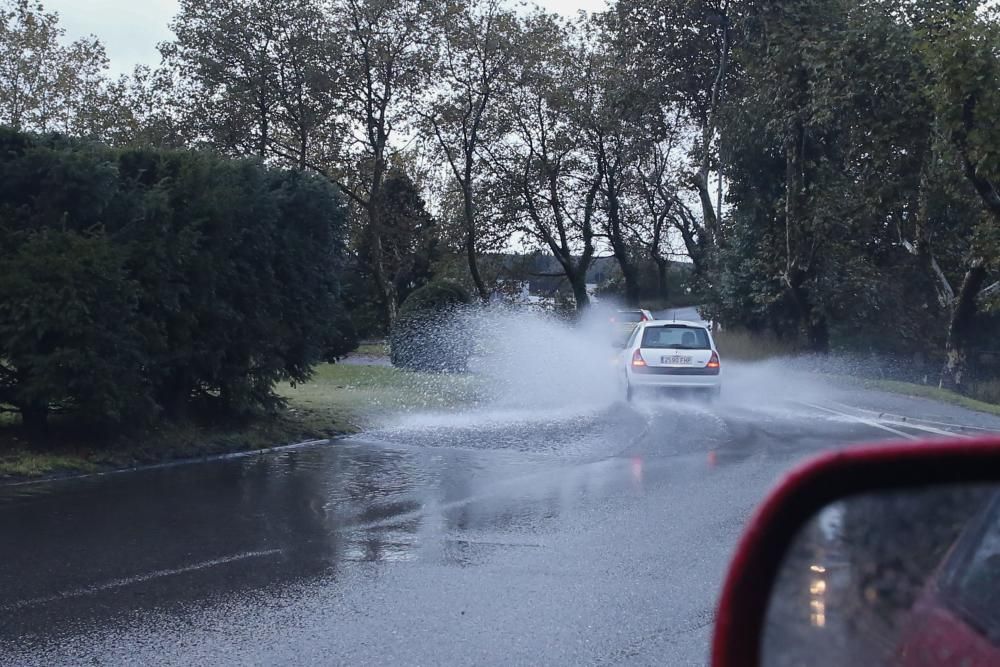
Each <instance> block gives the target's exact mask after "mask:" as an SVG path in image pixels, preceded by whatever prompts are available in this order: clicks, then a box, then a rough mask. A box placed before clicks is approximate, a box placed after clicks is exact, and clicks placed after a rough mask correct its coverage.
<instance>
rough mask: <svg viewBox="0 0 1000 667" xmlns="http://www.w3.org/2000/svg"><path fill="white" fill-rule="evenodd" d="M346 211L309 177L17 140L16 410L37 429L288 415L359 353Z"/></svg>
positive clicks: (9, 260)
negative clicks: (344, 303)
mask: <svg viewBox="0 0 1000 667" xmlns="http://www.w3.org/2000/svg"><path fill="white" fill-rule="evenodd" d="M345 218H346V214H345V211H344V208H343V206H342V205H341V204H340V201H339V197H338V195H337V194H336V192H335V191H334V190H333V188H332V186H331V185H330V184H329V183H327V182H326V181H325V180H324V179H322V178H319V177H316V176H310V175H308V174H304V173H300V172H293V171H285V170H279V169H268V168H264V167H262V166H261V165H259V164H257V163H254V162H244V161H227V160H223V159H220V158H218V157H214V156H211V155H209V154H204V153H193V152H169V151H168V152H164V151H154V150H149V149H139V150H110V149H106V148H102V147H100V146H98V145H96V144H89V143H82V142H77V141H71V140H65V139H60V138H45V137H36V136H33V135H25V134H19V133H15V132H11V131H6V130H4V131H2V132H0V249H2V251H0V404H4V405H7V406H12V407H13V408H16V409H17V410H18V411H20V413H21V414H22V416H23V418H24V421H25V423H26V424H27V425H29V426H31V427H33V428H42V427H43V426H44V424H45V421H46V417H47V415H48V414H49V413H52V412H60V413H72V414H73V415H74V416H76V417H78V418H82V419H85V420H89V421H93V422H95V423H110V424H113V423H126V424H135V423H142V422H146V421H149V420H151V419H154V418H156V417H157V416H158V415H160V414H161V413H164V412H165V413H167V414H169V415H174V416H176V415H181V414H183V413H184V412H185V411H186V410H187V409H188V408H189V407H190V406H191V405H193V404H198V403H210V404H212V405H213V406H216V407H217V408H220V409H222V410H223V411H224V412H226V413H228V414H243V413H247V412H249V411H254V410H258V409H260V408H271V407H274V406H275V405H277V403H278V399H277V398H276V396H275V394H274V385H275V383H276V382H278V381H282V380H288V381H292V382H300V381H303V380H305V379H306V378H308V377H309V375H310V373H311V369H312V367H313V365H314V364H315V363H317V362H318V361H320V360H322V359H325V358H327V357H329V356H331V355H335V354H338V353H339V354H343V352H344V350H343V349H338V347H340V348H342V347H343V342H342V338H343V331H342V330H341V329H338V328H337V327H338V326H341V327H342V326H343V325H342V324H340V325H337V322H338V320H339V319H340V318H341V317H342V313H341V311H340V305H339V301H338V294H339V285H338V277H339V275H340V271H341V269H342V264H343V251H344V237H345V232H346V224H345ZM331 332H339V335H334V334H332V333H331Z"/></svg>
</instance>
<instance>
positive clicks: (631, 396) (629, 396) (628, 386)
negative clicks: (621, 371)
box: [625, 378, 635, 403]
mask: <svg viewBox="0 0 1000 667" xmlns="http://www.w3.org/2000/svg"><path fill="white" fill-rule="evenodd" d="M634 400H635V389H633V388H632V383H631V382H629V381H628V378H625V401H626V402H627V403H631V402H633V401H634Z"/></svg>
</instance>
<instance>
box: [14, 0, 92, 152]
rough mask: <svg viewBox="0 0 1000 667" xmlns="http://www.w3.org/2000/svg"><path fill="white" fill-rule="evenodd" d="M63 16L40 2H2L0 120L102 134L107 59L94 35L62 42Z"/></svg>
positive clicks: (42, 128) (37, 128) (21, 127)
mask: <svg viewBox="0 0 1000 667" xmlns="http://www.w3.org/2000/svg"><path fill="white" fill-rule="evenodd" d="M64 37H65V30H64V29H63V28H62V27H61V26H60V25H59V15H58V14H56V13H52V12H46V11H45V10H44V8H43V7H42V4H41V3H40V2H33V1H32V0H3V1H2V2H0V125H7V126H9V127H12V128H14V129H17V130H30V131H36V132H63V133H68V134H76V135H88V136H94V135H99V134H100V123H101V120H102V119H101V116H100V114H99V109H100V108H101V107H102V94H103V84H104V72H105V70H106V69H107V66H108V59H107V56H106V55H105V52H104V46H103V45H102V44H101V43H100V41H98V40H97V38H95V37H86V38H81V39H77V40H75V41H73V42H71V43H69V44H65V43H64Z"/></svg>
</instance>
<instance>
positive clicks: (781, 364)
mask: <svg viewBox="0 0 1000 667" xmlns="http://www.w3.org/2000/svg"><path fill="white" fill-rule="evenodd" d="M614 312H615V309H614V308H613V307H608V306H604V305H603V304H602V305H600V306H594V307H592V308H590V309H589V310H588V311H587V313H586V314H585V315H584V316H583V317H582V318H580V319H578V320H570V319H567V318H563V317H559V316H557V315H554V314H551V313H545V312H541V311H531V310H526V309H518V308H512V307H503V306H490V307H484V308H477V309H475V310H471V311H465V312H462V313H459V314H456V315H454V316H452V317H451V318H450V319H449V320H448V321H447V323H445V324H442V325H441V326H437V327H435V328H434V329H433V331H424V332H422V333H421V335H425V336H433V337H434V342H435V346H439V347H440V348H441V349H447V350H449V351H452V352H453V353H461V354H463V355H468V374H469V376H470V377H471V382H470V389H469V391H470V393H471V392H474V393H475V395H476V400H475V401H474V406H472V407H469V406H464V407H462V408H460V409H456V410H446V411H437V412H419V413H410V414H407V415H395V416H387V419H386V420H385V422H384V424H383V425H382V426H383V427H384V428H387V429H390V430H399V429H402V430H408V431H409V430H420V431H432V432H434V434H435V436H436V437H438V438H443V439H445V440H451V439H452V438H454V439H457V440H461V441H463V442H464V441H470V440H472V439H474V435H473V433H474V432H478V433H484V432H489V433H490V434H491V435H490V437H491V438H492V439H494V441H495V440H496V439H498V438H499V439H500V440H501V441H502V442H504V443H506V446H513V447H514V448H517V446H516V443H517V442H519V441H520V439H524V440H526V441H532V442H535V443H537V442H538V441H539V438H538V437H530V438H526V437H525V433H524V432H523V431H527V430H532V431H535V433H534V435H535V436H537V431H538V430H539V429H545V428H546V427H547V426H548V427H551V428H552V429H553V431H554V432H558V433H559V434H561V435H562V436H564V437H565V436H566V435H567V434H570V435H572V434H574V433H576V434H577V435H579V432H580V431H585V430H589V431H593V430H594V429H595V428H597V427H602V428H608V425H609V423H613V424H615V426H614V427H615V428H618V427H619V423H620V421H621V420H628V419H635V418H638V419H647V418H649V417H650V416H651V415H654V414H656V413H659V412H662V411H664V410H667V411H682V412H696V413H703V414H705V415H707V416H712V415H719V414H726V415H728V414H734V413H739V412H744V411H753V412H755V413H762V412H787V411H788V410H789V404H790V403H789V402H790V401H796V402H801V401H814V402H822V401H824V400H825V397H826V396H827V395H828V394H830V391H831V389H830V387H829V386H828V385H827V384H826V383H825V382H824V381H823V379H822V378H821V377H818V376H815V375H812V374H809V373H804V372H800V371H796V370H795V369H794V365H793V364H791V363H790V362H789V360H784V359H778V360H772V361H766V362H756V363H740V362H737V361H733V360H729V359H727V358H726V356H725V351H723V353H722V363H723V392H722V398H721V400H720V401H719V402H717V403H716V404H714V405H707V404H705V403H704V402H701V401H698V400H692V399H683V398H671V397H670V396H655V397H649V398H644V399H642V400H640V401H638V402H637V403H633V404H628V403H626V402H625V394H624V385H623V383H622V372H623V371H622V366H621V364H622V363H623V360H622V359H621V358H620V350H621V348H620V346H615V345H614V341H615V340H618V341H619V342H620V341H621V340H622V333H621V331H620V330H617V331H616V330H615V328H614V325H613V324H612V322H611V319H612V316H613V315H614ZM567 426H570V427H573V428H567ZM449 436H452V437H449ZM495 444H499V445H500V446H505V445H503V444H500V443H495Z"/></svg>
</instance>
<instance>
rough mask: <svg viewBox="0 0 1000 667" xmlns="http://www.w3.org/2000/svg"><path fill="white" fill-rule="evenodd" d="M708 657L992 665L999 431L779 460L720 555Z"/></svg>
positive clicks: (998, 626)
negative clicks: (776, 478) (994, 435)
mask: <svg viewBox="0 0 1000 667" xmlns="http://www.w3.org/2000/svg"><path fill="white" fill-rule="evenodd" d="M712 664H713V665H714V666H715V667H732V666H734V665H741V666H742V665H748V666H753V665H763V666H765V667H778V666H780V667H784V666H786V665H788V666H791V665H809V666H819V667H822V666H823V665H892V666H894V667H918V666H920V667H923V666H925V665H968V666H969V667H974V666H976V665H1000V439H982V440H978V441H974V440H958V441H937V442H930V443H906V444H898V445H879V446H871V447H861V448H852V449H848V450H845V451H842V452H836V453H831V454H826V455H823V456H820V457H818V458H816V459H814V460H812V461H810V462H808V463H806V464H804V465H803V466H801V467H799V468H798V469H796V470H795V471H793V472H792V473H790V474H789V475H788V476H787V477H786V479H785V480H784V481H783V482H782V483H781V484H780V485H779V486H778V487H777V489H776V490H774V491H773V492H772V493H771V495H770V496H769V497H768V498H767V500H766V501H765V502H764V503H763V504H762V505H761V506H760V508H759V509H758V511H757V512H756V515H755V516H754V517H753V518H752V519H751V521H750V523H749V525H748V527H747V529H746V531H745V533H744V535H743V537H742V539H741V541H740V544H739V546H738V548H737V551H736V554H735V556H734V558H733V560H732V562H731V564H730V569H729V572H728V574H727V577H726V580H725V584H724V586H723V591H722V595H721V598H720V601H719V607H718V610H717V614H716V624H715V634H714V638H713V645H712Z"/></svg>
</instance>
